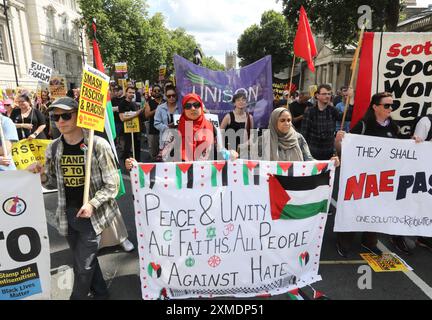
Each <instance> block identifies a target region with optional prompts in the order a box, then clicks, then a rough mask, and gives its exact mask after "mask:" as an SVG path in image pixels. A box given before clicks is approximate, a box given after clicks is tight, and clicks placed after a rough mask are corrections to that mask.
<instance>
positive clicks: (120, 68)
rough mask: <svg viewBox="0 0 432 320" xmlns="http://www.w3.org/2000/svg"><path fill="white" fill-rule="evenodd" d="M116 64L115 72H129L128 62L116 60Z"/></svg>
mask: <svg viewBox="0 0 432 320" xmlns="http://www.w3.org/2000/svg"><path fill="white" fill-rule="evenodd" d="M114 66H115V72H117V73H127V71H128V68H127V63H126V62H116V63H115V64H114Z"/></svg>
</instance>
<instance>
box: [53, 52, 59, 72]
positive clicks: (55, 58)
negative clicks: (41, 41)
mask: <svg viewBox="0 0 432 320" xmlns="http://www.w3.org/2000/svg"><path fill="white" fill-rule="evenodd" d="M51 55H52V67H53V69H56V70H58V71H59V72H60V69H59V62H58V51H57V50H52V51H51Z"/></svg>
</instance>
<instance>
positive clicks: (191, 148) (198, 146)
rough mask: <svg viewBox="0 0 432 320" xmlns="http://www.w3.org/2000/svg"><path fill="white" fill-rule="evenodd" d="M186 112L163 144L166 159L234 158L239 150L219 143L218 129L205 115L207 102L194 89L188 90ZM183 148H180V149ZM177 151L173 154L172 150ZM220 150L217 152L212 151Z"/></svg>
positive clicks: (185, 101) (162, 155)
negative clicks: (227, 147)
mask: <svg viewBox="0 0 432 320" xmlns="http://www.w3.org/2000/svg"><path fill="white" fill-rule="evenodd" d="M182 106H183V112H182V114H181V116H180V121H179V125H178V130H177V131H176V132H175V134H173V132H170V134H166V135H165V137H164V141H163V146H161V157H162V160H163V161H174V162H180V161H205V160H216V159H217V158H219V159H221V158H222V159H224V160H235V159H237V158H238V153H237V152H236V151H234V150H227V149H225V148H223V146H221V145H219V144H218V139H217V131H216V128H215V127H214V126H213V124H212V123H211V122H210V121H209V120H207V119H206V117H205V115H204V104H203V102H202V100H201V97H200V96H199V95H197V94H195V93H189V94H187V95H186V96H185V97H184V98H183V100H182ZM178 149H180V150H178ZM172 152H174V154H172ZM213 152H217V154H213Z"/></svg>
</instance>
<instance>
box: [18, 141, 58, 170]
mask: <svg viewBox="0 0 432 320" xmlns="http://www.w3.org/2000/svg"><path fill="white" fill-rule="evenodd" d="M51 142H52V140H41V139H34V140H28V139H24V140H21V141H18V142H15V143H13V144H12V149H11V155H12V158H13V161H14V162H15V166H16V167H17V169H18V170H25V169H27V167H28V166H29V165H31V164H32V163H34V162H39V163H41V164H43V165H44V164H45V151H46V149H47V147H48V145H49V144H50V143H51Z"/></svg>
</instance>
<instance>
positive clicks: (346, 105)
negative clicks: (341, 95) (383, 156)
mask: <svg viewBox="0 0 432 320" xmlns="http://www.w3.org/2000/svg"><path fill="white" fill-rule="evenodd" d="M364 30H365V24H363V25H362V27H361V30H360V37H359V42H358V46H357V49H356V51H355V53H354V57H353V62H352V64H351V80H350V84H349V87H348V90H351V88H352V87H353V85H354V76H355V72H356V69H357V63H358V60H359V57H360V50H361V47H362V44H363V35H364ZM350 100H351V97H350V95H349V94H348V96H347V97H346V100H345V107H344V113H343V117H342V122H341V127H340V130H343V128H344V125H345V118H346V114H347V111H348V108H349V103H350Z"/></svg>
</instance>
